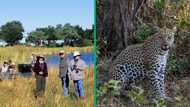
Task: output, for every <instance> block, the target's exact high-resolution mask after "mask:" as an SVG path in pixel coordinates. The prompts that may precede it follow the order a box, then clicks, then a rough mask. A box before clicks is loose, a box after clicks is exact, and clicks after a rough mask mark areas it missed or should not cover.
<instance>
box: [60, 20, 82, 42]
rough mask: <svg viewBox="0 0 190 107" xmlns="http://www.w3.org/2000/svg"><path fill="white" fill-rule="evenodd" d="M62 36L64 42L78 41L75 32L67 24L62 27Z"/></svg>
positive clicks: (78, 37) (77, 35)
mask: <svg viewBox="0 0 190 107" xmlns="http://www.w3.org/2000/svg"><path fill="white" fill-rule="evenodd" d="M63 35H64V39H66V40H77V39H80V36H79V34H78V32H77V30H76V29H75V28H74V27H73V26H71V25H70V24H69V23H67V24H65V25H64V27H63Z"/></svg>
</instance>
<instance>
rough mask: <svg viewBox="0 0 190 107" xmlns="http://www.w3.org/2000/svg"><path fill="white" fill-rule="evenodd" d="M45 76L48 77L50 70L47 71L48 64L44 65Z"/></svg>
mask: <svg viewBox="0 0 190 107" xmlns="http://www.w3.org/2000/svg"><path fill="white" fill-rule="evenodd" d="M44 76H46V77H47V76H48V69H47V64H46V63H44Z"/></svg>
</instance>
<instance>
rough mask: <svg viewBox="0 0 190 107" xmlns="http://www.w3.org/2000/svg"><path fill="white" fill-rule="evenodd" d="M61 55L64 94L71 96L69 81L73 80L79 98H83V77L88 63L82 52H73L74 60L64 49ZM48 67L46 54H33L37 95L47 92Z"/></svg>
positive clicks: (61, 78)
mask: <svg viewBox="0 0 190 107" xmlns="http://www.w3.org/2000/svg"><path fill="white" fill-rule="evenodd" d="M59 56H60V63H59V78H60V80H61V83H62V88H63V95H64V96H69V81H70V80H72V81H73V83H74V91H75V95H76V96H77V97H78V98H83V97H84V93H83V78H84V69H85V67H86V64H85V62H84V61H83V60H82V59H81V58H80V56H81V54H80V52H78V51H75V52H73V59H72V60H69V58H68V55H67V54H66V53H65V52H64V51H60V52H59ZM47 68H48V67H47V64H46V62H45V57H44V56H42V55H37V56H35V55H33V61H32V69H33V72H34V73H35V77H36V92H35V96H36V97H38V96H41V95H44V93H45V85H46V77H47V76H48V69H47Z"/></svg>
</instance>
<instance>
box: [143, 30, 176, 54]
mask: <svg viewBox="0 0 190 107" xmlns="http://www.w3.org/2000/svg"><path fill="white" fill-rule="evenodd" d="M175 33H176V27H174V28H173V29H168V28H159V29H157V33H156V34H154V35H153V36H151V37H150V38H148V39H147V40H146V41H145V42H148V44H149V45H151V46H153V47H154V49H155V50H156V51H157V52H159V53H160V52H161V53H163V52H167V51H168V50H169V49H170V48H172V47H173V44H174V35H175Z"/></svg>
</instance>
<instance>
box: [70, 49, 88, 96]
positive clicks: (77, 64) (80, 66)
mask: <svg viewBox="0 0 190 107" xmlns="http://www.w3.org/2000/svg"><path fill="white" fill-rule="evenodd" d="M73 58H74V59H73V60H71V61H70V63H69V69H68V70H69V77H70V79H71V80H73V82H74V88H75V94H76V96H77V97H79V98H83V97H84V94H83V81H82V80H83V78H84V69H85V67H86V64H85V62H84V61H83V60H82V59H81V58H80V52H78V51H75V52H74V53H73Z"/></svg>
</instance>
